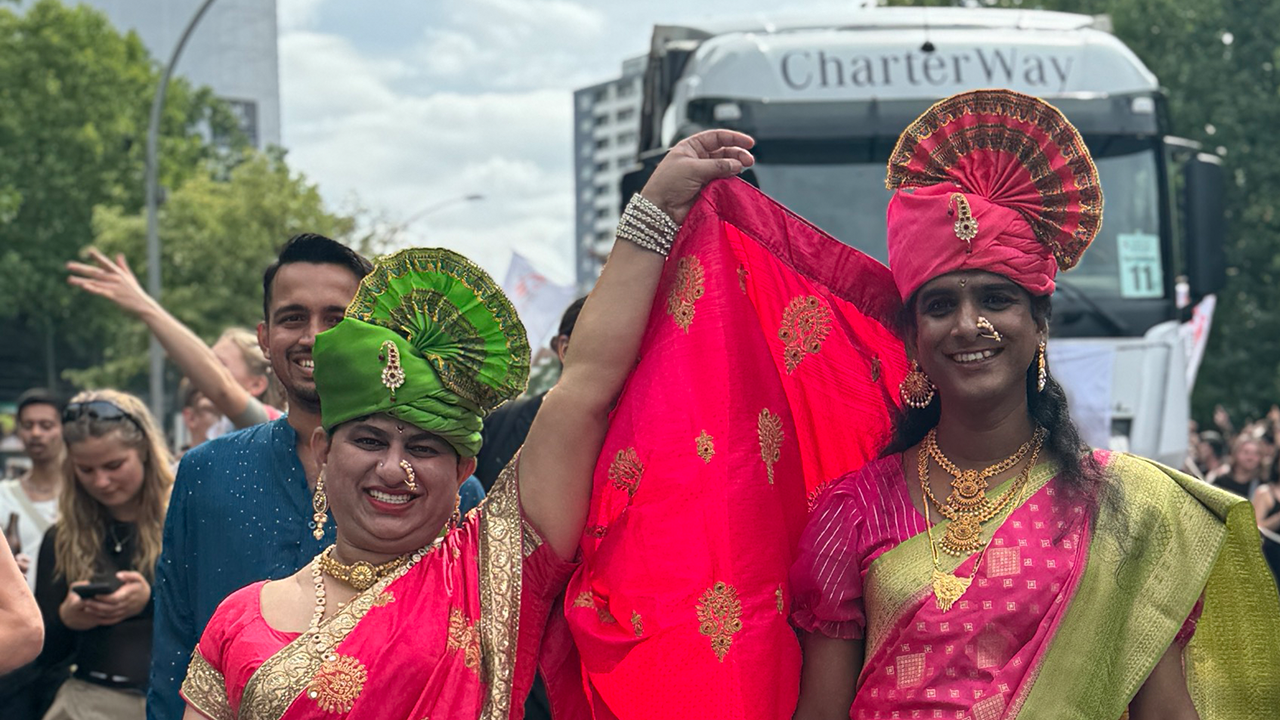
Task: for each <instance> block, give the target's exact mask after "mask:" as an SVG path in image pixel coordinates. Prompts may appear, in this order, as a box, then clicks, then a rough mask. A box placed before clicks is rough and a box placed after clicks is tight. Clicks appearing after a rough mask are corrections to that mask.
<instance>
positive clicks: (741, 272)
mask: <svg viewBox="0 0 1280 720" xmlns="http://www.w3.org/2000/svg"><path fill="white" fill-rule="evenodd" d="M738 287H740V288H742V292H746V291H747V268H746V266H745V265H739V266H738Z"/></svg>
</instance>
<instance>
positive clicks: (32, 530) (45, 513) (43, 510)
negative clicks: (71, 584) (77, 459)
mask: <svg viewBox="0 0 1280 720" xmlns="http://www.w3.org/2000/svg"><path fill="white" fill-rule="evenodd" d="M14 513H16V514H17V516H18V538H19V539H20V540H21V541H22V554H23V555H26V556H27V557H29V558H31V567H29V568H27V584H28V585H30V586H31V588H32V589H33V590H34V589H35V586H36V562H37V560H38V559H39V557H40V543H41V541H43V540H44V532H45V530H48V529H49V526H50V525H52V524H53V523H54V521H55V520H57V519H58V501H57V500H41V501H39V502H36V501H34V500H32V499H31V498H29V497H27V493H26V492H24V491H23V489H22V483H21V481H18V480H4V481H0V529H3V528H7V527H8V526H9V516H10V515H11V514H14Z"/></svg>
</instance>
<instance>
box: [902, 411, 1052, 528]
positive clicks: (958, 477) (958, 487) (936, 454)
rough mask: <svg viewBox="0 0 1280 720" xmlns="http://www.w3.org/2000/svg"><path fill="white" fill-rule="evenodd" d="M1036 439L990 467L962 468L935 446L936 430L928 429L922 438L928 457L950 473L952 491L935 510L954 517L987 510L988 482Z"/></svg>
mask: <svg viewBox="0 0 1280 720" xmlns="http://www.w3.org/2000/svg"><path fill="white" fill-rule="evenodd" d="M1037 432H1039V428H1037ZM1035 441H1036V436H1035V435H1034V434H1033V435H1032V437H1031V439H1030V440H1027V441H1026V442H1024V443H1022V446H1021V447H1019V448H1018V449H1017V450H1015V451H1014V453H1013V454H1012V455H1010V456H1009V457H1007V458H1005V459H1004V460H1001V461H1000V462H998V463H996V464H994V465H992V466H990V467H987V468H984V469H982V470H961V469H960V468H959V467H956V464H955V463H953V462H951V459H950V458H948V457H947V456H946V454H944V453H943V452H942V448H940V447H938V429H937V428H934V429H932V430H930V431H929V434H928V435H925V438H924V446H925V448H927V449H928V451H929V457H931V458H933V461H934V462H936V463H938V467H940V468H942V469H943V470H945V471H946V472H947V474H948V475H950V476H951V494H950V495H948V496H947V502H946V503H945V504H940V505H939V506H938V511H939V512H941V513H943V517H946V518H949V519H954V516H955V515H964V514H979V513H982V512H985V511H988V510H990V507H989V506H990V503H991V501H990V499H988V498H987V487H988V485H989V481H990V480H991V478H993V477H995V476H996V475H999V474H1000V473H1003V472H1006V471H1008V470H1009V469H1011V468H1012V467H1013V466H1015V465H1017V464H1018V463H1020V462H1022V459H1023V458H1024V457H1026V456H1027V452H1028V451H1029V450H1031V446H1032V444H1034V443H1035ZM930 497H932V493H930Z"/></svg>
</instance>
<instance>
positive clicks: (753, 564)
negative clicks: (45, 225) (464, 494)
mask: <svg viewBox="0 0 1280 720" xmlns="http://www.w3.org/2000/svg"><path fill="white" fill-rule="evenodd" d="M898 307H899V303H898V298H897V293H896V291H895V289H894V284H893V280H892V277H891V276H890V274H889V271H888V269H887V268H885V267H884V266H883V265H881V264H879V263H878V262H876V261H875V260H873V259H871V258H870V257H868V256H866V255H864V254H862V253H860V252H858V251H857V250H855V249H853V248H851V247H849V246H846V245H843V244H841V243H840V242H838V241H837V240H835V239H834V238H832V237H830V236H829V235H826V234H825V233H823V232H822V231H820V230H818V229H817V228H815V227H814V226H812V225H810V224H809V223H807V222H805V221H804V220H802V219H801V218H799V217H797V216H796V215H794V214H792V213H791V212H790V211H788V210H787V209H786V208H784V207H782V206H781V205H779V204H777V203H776V202H774V201H773V200H771V199H769V198H768V197H766V196H765V195H763V194H761V193H760V192H759V191H757V190H756V189H754V188H752V187H751V186H750V185H748V184H746V183H745V182H742V181H740V180H736V179H734V180H728V181H718V182H715V183H712V184H711V185H709V186H708V187H707V188H706V189H704V190H703V192H702V196H701V199H700V200H699V201H698V203H697V205H696V206H695V207H694V208H693V210H692V212H690V214H689V216H688V218H687V219H686V221H685V223H684V226H683V227H682V229H681V233H680V236H679V238H678V239H677V241H676V244H675V247H674V248H673V250H672V253H671V256H670V259H669V260H668V262H667V268H666V271H665V274H664V277H663V280H662V282H661V284H660V286H659V291H658V296H657V298H656V300H655V302H654V307H653V311H652V314H651V316H650V319H649V325H648V328H647V330H646V334H645V337H644V341H643V344H642V346H641V354H640V359H639V363H638V365H637V367H636V369H635V372H634V373H633V374H632V376H631V378H630V380H629V381H628V384H627V386H626V388H625V390H624V392H623V394H622V396H621V398H620V400H619V402H618V404H617V407H616V409H615V411H614V414H613V417H612V421H611V424H610V429H609V433H608V435H607V437H606V440H605V443H604V448H603V451H602V453H601V457H600V461H599V463H598V465H597V467H596V472H595V481H594V482H595V484H594V491H593V497H592V504H591V510H590V514H589V517H588V520H587V527H586V531H585V533H584V536H583V540H582V559H583V565H582V567H581V568H580V569H579V570H578V572H577V573H576V574H575V575H574V577H573V578H572V580H571V581H570V584H569V588H568V591H567V595H566V600H565V607H564V611H565V617H564V618H560V619H559V623H560V624H561V629H563V624H564V621H565V619H567V624H568V629H569V630H570V631H571V632H572V637H573V641H574V644H575V645H576V648H577V650H578V652H579V654H580V656H579V657H574V656H573V653H572V651H571V649H570V648H568V647H566V646H567V643H565V642H564V639H563V636H562V635H561V636H557V634H556V633H555V632H552V633H551V634H550V635H549V637H548V639H547V648H544V649H551V648H558V649H563V650H567V651H568V652H562V653H559V654H560V656H561V658H562V659H563V662H560V663H558V664H556V665H555V666H548V665H545V664H544V668H543V671H544V674H545V675H546V676H547V678H548V685H549V687H550V688H551V693H552V699H553V704H554V705H555V706H556V710H557V711H558V712H559V713H564V714H562V715H558V716H559V717H565V716H569V717H595V718H646V719H649V718H655V717H657V718H666V717H669V718H689V717H718V718H741V719H748V718H789V717H791V714H792V712H793V711H794V709H795V704H796V698H797V696H798V691H799V674H800V650H799V645H798V643H797V641H796V636H795V633H794V632H793V630H792V629H791V627H790V625H789V624H788V621H787V618H788V615H789V612H790V610H789V604H790V594H789V591H788V589H787V573H788V569H789V568H790V565H791V563H792V561H793V559H794V557H795V554H796V549H797V543H798V540H799V536H800V532H801V530H802V529H803V528H804V525H805V521H806V518H807V514H808V507H809V502H808V499H809V496H811V495H814V494H816V492H817V490H818V489H819V486H820V485H821V484H822V483H823V482H825V481H828V480H830V479H831V478H836V477H839V476H841V475H843V474H844V473H846V472H849V471H851V470H854V469H856V468H858V467H859V466H861V465H862V464H863V463H865V462H866V461H867V460H869V459H871V458H873V457H874V456H875V454H876V453H877V452H879V449H880V448H881V447H883V445H884V443H885V441H886V439H887V437H888V433H889V432H890V429H891V414H892V411H893V409H894V408H895V404H896V402H897V400H896V398H897V388H898V384H899V382H900V381H901V380H902V378H903V376H904V375H905V374H906V370H907V362H906V358H905V355H904V353H903V349H902V344H901V342H900V341H899V340H898V339H897V338H896V337H895V336H894V334H893V333H892V332H891V330H890V328H891V327H892V322H893V319H894V315H895V313H896V312H897V311H898ZM553 629H554V628H553ZM544 657H546V656H545V655H544ZM566 691H567V694H566ZM584 692H585V695H586V699H587V706H588V707H577V706H576V703H575V702H574V699H575V696H576V699H581V697H582V695H583V693H584ZM566 698H568V700H566Z"/></svg>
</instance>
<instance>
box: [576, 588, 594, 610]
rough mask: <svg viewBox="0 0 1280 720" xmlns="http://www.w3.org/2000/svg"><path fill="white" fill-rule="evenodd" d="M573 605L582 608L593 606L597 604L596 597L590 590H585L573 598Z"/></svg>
mask: <svg viewBox="0 0 1280 720" xmlns="http://www.w3.org/2000/svg"><path fill="white" fill-rule="evenodd" d="M573 606H574V607H580V608H593V607H595V606H596V599H595V598H594V597H592V595H591V591H590V590H583V591H582V594H581V595H578V597H576V598H574V599H573Z"/></svg>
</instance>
